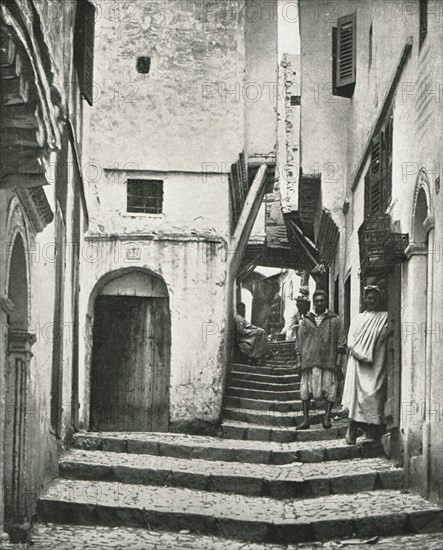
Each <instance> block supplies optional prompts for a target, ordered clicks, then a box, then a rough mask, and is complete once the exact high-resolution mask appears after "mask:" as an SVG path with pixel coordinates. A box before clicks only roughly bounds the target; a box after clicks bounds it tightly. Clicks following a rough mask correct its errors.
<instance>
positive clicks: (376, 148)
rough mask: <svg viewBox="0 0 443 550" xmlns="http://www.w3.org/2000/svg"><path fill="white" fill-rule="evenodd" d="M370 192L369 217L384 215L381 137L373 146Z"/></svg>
mask: <svg viewBox="0 0 443 550" xmlns="http://www.w3.org/2000/svg"><path fill="white" fill-rule="evenodd" d="M370 174H371V176H370V181H371V184H370V190H369V204H368V211H369V217H371V216H379V215H380V214H381V213H382V179H381V143H380V135H377V136H375V137H374V138H373V140H372V146H371V168H370Z"/></svg>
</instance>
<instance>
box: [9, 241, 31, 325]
mask: <svg viewBox="0 0 443 550" xmlns="http://www.w3.org/2000/svg"><path fill="white" fill-rule="evenodd" d="M8 281H9V282H8V298H9V299H10V300H11V302H12V304H13V305H14V310H13V311H12V312H11V313H10V316H9V328H10V329H12V330H16V329H19V330H26V329H27V328H28V275H27V262H26V252H25V247H24V244H23V239H22V237H21V235H20V234H19V233H18V234H17V235H16V237H15V240H14V244H13V246H12V252H11V260H10V264H9V277H8Z"/></svg>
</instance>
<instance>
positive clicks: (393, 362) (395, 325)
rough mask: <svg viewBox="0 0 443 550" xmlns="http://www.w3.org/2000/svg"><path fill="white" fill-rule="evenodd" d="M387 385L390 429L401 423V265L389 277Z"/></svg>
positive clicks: (387, 424)
mask: <svg viewBox="0 0 443 550" xmlns="http://www.w3.org/2000/svg"><path fill="white" fill-rule="evenodd" d="M387 290H388V292H387V294H388V337H387V342H386V367H387V387H386V392H387V393H386V404H385V420H386V427H387V428H388V429H391V428H398V427H399V425H400V406H401V403H400V398H401V396H400V393H401V385H400V384H401V266H395V268H394V270H393V272H392V273H391V274H390V275H389V277H388V289H387Z"/></svg>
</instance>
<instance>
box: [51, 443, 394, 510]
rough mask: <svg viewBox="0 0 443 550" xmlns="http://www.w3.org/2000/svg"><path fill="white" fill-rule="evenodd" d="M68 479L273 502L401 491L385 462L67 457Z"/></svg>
mask: <svg viewBox="0 0 443 550" xmlns="http://www.w3.org/2000/svg"><path fill="white" fill-rule="evenodd" d="M59 472H60V476H61V477H64V478H69V479H83V480H90V481H93V482H96V481H112V482H118V483H129V484H140V485H157V486H168V487H185V488H188V489H198V490H200V491H212V492H221V493H237V494H241V495H249V496H257V497H259V496H266V497H272V498H275V499H284V498H318V497H321V496H325V495H330V494H341V493H356V492H358V491H372V490H374V489H400V488H401V486H402V480H403V470H402V469H400V468H394V467H393V466H391V465H390V463H389V462H388V461H387V460H386V459H385V458H371V459H363V460H361V459H357V460H350V461H348V462H347V463H346V468H343V463H342V462H341V461H330V462H321V463H317V464H316V463H314V464H303V463H293V464H290V465H286V466H271V465H264V464H255V465H251V464H245V463H236V462H221V461H218V462H214V461H209V460H201V459H194V460H189V459H184V458H173V457H165V456H147V455H138V454H127V453H112V452H104V451H83V450H80V449H73V450H71V451H69V452H68V453H67V454H66V455H65V456H64V457H63V458H62V459H61V461H60V463H59Z"/></svg>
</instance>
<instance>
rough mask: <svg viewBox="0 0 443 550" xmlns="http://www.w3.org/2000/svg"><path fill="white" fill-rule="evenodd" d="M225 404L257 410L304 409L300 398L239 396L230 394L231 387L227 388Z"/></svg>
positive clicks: (288, 410) (285, 410)
mask: <svg viewBox="0 0 443 550" xmlns="http://www.w3.org/2000/svg"><path fill="white" fill-rule="evenodd" d="M223 406H224V407H234V408H239V409H247V410H256V411H271V412H273V411H276V412H282V413H283V412H291V411H301V410H302V402H301V401H300V400H298V401H295V400H293V401H266V400H264V399H249V398H247V397H237V396H233V395H231V394H230V388H227V390H226V395H225V396H224V399H223Z"/></svg>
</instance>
